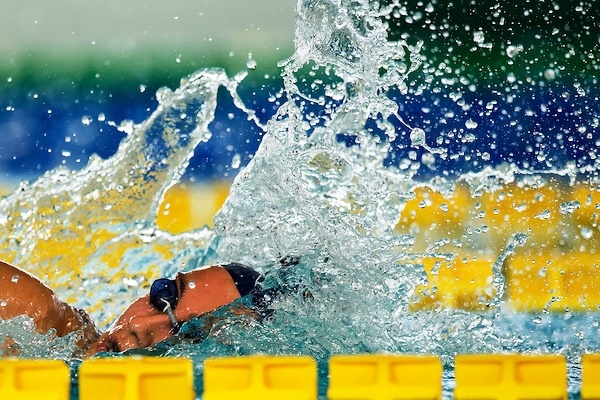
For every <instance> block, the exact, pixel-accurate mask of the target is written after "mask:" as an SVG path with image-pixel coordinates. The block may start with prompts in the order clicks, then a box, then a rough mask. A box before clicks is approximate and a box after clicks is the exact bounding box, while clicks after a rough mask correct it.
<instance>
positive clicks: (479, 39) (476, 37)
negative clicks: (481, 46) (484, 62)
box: [473, 31, 485, 43]
mask: <svg viewBox="0 0 600 400" xmlns="http://www.w3.org/2000/svg"><path fill="white" fill-rule="evenodd" d="M473 41H474V42H475V43H483V42H484V41H485V33H483V32H481V31H477V32H473Z"/></svg>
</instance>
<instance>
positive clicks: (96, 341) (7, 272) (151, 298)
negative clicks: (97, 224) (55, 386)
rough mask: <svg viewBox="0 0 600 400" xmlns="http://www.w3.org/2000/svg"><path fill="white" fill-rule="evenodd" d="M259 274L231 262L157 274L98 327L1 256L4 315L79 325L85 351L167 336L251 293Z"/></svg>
mask: <svg viewBox="0 0 600 400" xmlns="http://www.w3.org/2000/svg"><path fill="white" fill-rule="evenodd" d="M259 276H260V275H259V273H258V272H256V271H254V270H253V269H251V268H249V267H246V266H244V265H241V264H236V263H232V264H225V265H219V266H210V267H205V268H199V269H195V270H193V271H190V272H186V273H179V274H177V276H176V277H175V279H172V280H171V279H165V278H162V279H157V280H156V281H154V283H153V284H152V287H151V288H150V293H149V294H147V295H144V296H142V297H140V298H138V299H137V300H135V301H133V303H131V305H130V306H129V307H128V308H127V309H126V310H125V311H124V312H123V313H122V314H121V315H120V316H119V317H118V318H117V319H116V320H115V322H114V323H113V324H112V325H111V326H110V327H109V328H108V330H107V331H106V332H104V333H100V332H99V330H98V329H97V327H96V325H95V324H94V322H93V321H92V320H91V318H90V317H89V315H88V314H87V313H86V312H85V311H83V310H80V309H77V308H75V307H73V306H71V305H69V304H67V303H65V302H64V301H62V300H60V299H59V298H58V297H57V296H56V295H55V294H54V293H53V292H52V290H51V289H50V288H48V287H47V286H46V285H44V284H43V283H42V282H41V281H40V280H39V279H37V278H35V277H34V276H32V275H31V274H29V273H27V272H25V271H23V270H22V269H19V268H17V267H15V266H12V265H10V264H7V263H4V262H2V261H0V319H4V320H7V319H10V318H13V317H16V316H18V315H26V316H28V317H30V318H31V319H32V320H33V322H34V324H35V328H36V330H37V332H39V333H46V332H48V331H49V330H50V329H52V328H53V329H55V330H56V335H57V336H59V337H61V336H64V335H66V334H68V333H71V332H74V331H81V332H83V336H82V339H81V340H80V342H79V343H78V345H79V347H80V348H81V350H82V354H83V355H84V356H91V355H94V354H96V353H98V352H122V351H126V350H130V349H135V348H144V347H148V346H151V345H153V344H156V343H158V342H160V341H163V340H165V339H167V338H169V337H171V336H172V335H174V334H176V333H177V331H178V330H179V328H180V326H181V324H182V323H184V322H185V321H188V320H189V319H191V318H194V317H198V316H201V315H203V314H207V313H210V312H212V311H214V310H216V309H218V308H220V307H222V306H225V305H227V304H230V303H231V302H233V301H234V300H236V299H238V298H240V297H243V296H246V295H248V294H250V293H251V292H252V291H253V290H254V289H255V287H256V285H257V281H258V278H259ZM0 346H3V344H2V343H0ZM6 346H7V343H4V347H6ZM0 348H1V347H0ZM5 350H6V349H5ZM0 354H1V353H0Z"/></svg>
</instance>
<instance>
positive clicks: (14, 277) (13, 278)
mask: <svg viewBox="0 0 600 400" xmlns="http://www.w3.org/2000/svg"><path fill="white" fill-rule="evenodd" d="M10 281H11V282H12V283H17V282H19V274H14V275H13V277H12V278H10Z"/></svg>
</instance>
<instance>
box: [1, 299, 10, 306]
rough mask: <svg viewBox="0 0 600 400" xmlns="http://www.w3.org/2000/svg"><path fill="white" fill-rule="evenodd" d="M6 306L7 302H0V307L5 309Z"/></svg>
mask: <svg viewBox="0 0 600 400" xmlns="http://www.w3.org/2000/svg"><path fill="white" fill-rule="evenodd" d="M7 305H8V301H6V300H2V301H0V307H6V306H7Z"/></svg>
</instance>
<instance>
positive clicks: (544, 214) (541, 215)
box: [535, 210, 550, 220]
mask: <svg viewBox="0 0 600 400" xmlns="http://www.w3.org/2000/svg"><path fill="white" fill-rule="evenodd" d="M535 218H537V219H542V220H546V219H550V210H544V211H542V212H541V213H539V214H537V215H536V216H535Z"/></svg>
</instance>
